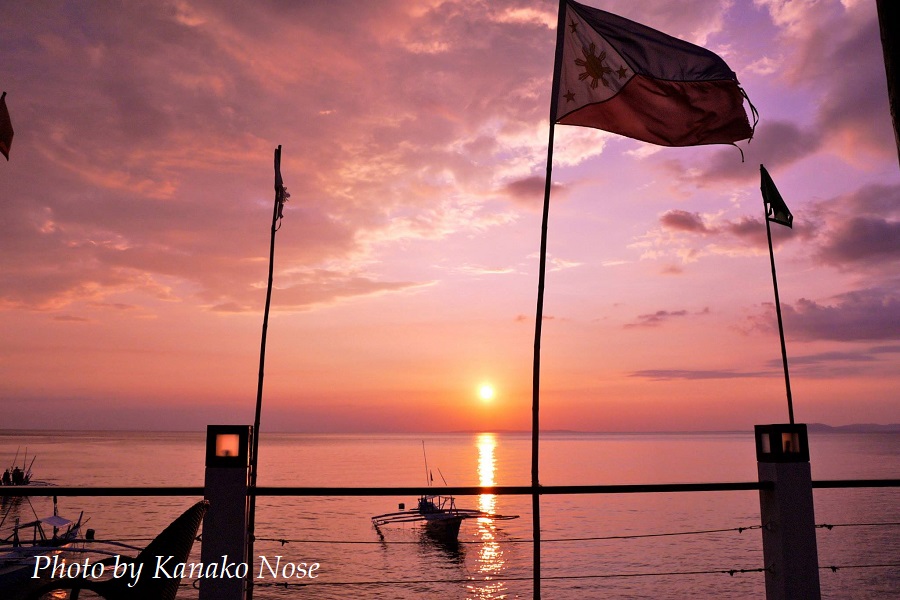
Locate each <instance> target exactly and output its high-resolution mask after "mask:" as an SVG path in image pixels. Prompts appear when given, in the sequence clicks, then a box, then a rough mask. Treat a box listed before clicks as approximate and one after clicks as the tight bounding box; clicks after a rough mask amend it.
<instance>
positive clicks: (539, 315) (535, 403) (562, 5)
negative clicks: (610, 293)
mask: <svg viewBox="0 0 900 600" xmlns="http://www.w3.org/2000/svg"><path fill="white" fill-rule="evenodd" d="M565 16H566V2H565V0H560V2H559V16H558V19H557V25H556V54H555V59H554V64H553V86H552V92H551V94H552V95H551V97H550V133H549V135H548V140H547V175H546V179H545V180H544V209H543V214H542V217H541V254H540V265H539V267H538V293H537V308H536V310H535V319H534V365H533V379H532V392H531V394H532V396H531V397H532V400H531V511H532V530H533V534H532V535H533V539H534V542H533V552H534V558H533V567H532V568H533V575H534V584H533V585H534V593H533V598H534V600H540V599H541V494H540V478H539V476H538V474H539V469H538V464H539V456H540V438H541V429H540V403H541V325H542V324H543V316H544V280H545V277H546V272H547V223H548V221H549V219H550V187H551V184H552V180H551V174H552V171H553V134H554V130H555V126H556V109H557V104H558V100H557V96H558V92H559V78H560V70H561V64H560V61H561V60H562V44H563V32H564V29H563V27H564V26H565Z"/></svg>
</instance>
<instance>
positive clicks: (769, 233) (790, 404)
mask: <svg viewBox="0 0 900 600" xmlns="http://www.w3.org/2000/svg"><path fill="white" fill-rule="evenodd" d="M763 209H764V210H765V219H766V237H767V238H768V240H769V262H770V263H771V265H772V286H773V287H774V288H775V313H776V314H777V315H778V337H779V338H780V339H781V362H782V364H783V365H784V387H785V390H787V403H788V417H789V418H790V422H791V425H793V424H794V401H793V399H792V398H791V376H790V374H789V373H788V359H787V348H786V346H785V345H784V325H783V324H782V321H781V301H780V300H779V299H778V278H777V277H775V253H774V252H773V251H772V228H771V227H770V226H769V207H768V205H767V204H766V199H765V196H763Z"/></svg>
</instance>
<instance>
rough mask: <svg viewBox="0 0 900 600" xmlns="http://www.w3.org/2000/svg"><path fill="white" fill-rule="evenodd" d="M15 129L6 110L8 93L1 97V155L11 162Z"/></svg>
mask: <svg viewBox="0 0 900 600" xmlns="http://www.w3.org/2000/svg"><path fill="white" fill-rule="evenodd" d="M12 139H13V128H12V121H10V120H9V111H8V110H7V109H6V92H3V95H2V96H0V154H2V155H3V156H5V157H6V160H9V147H10V146H12Z"/></svg>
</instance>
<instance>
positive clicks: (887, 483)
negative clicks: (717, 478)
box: [0, 479, 900, 496]
mask: <svg viewBox="0 0 900 600" xmlns="http://www.w3.org/2000/svg"><path fill="white" fill-rule="evenodd" d="M770 487H771V484H766V483H761V482H759V481H747V482H725V483H721V482H720V483H648V484H624V485H547V486H540V488H539V489H540V494H541V495H543V496H552V495H564V494H647V493H673V492H731V491H745V490H760V489H769V488H770ZM812 487H813V488H819V489H834V488H887V487H900V479H846V480H843V479H842V480H822V481H813V482H812ZM251 493H253V491H251ZM531 493H532V488H531V486H527V485H522V486H491V487H485V486H448V487H441V488H436V487H273V486H258V487H257V488H256V491H255V494H256V495H257V496H420V495H423V494H429V495H430V494H441V495H454V496H478V495H482V494H494V495H497V496H527V495H531ZM203 495H204V488H203V487H198V486H191V487H99V486H98V487H89V486H33V485H28V486H3V487H0V496H203Z"/></svg>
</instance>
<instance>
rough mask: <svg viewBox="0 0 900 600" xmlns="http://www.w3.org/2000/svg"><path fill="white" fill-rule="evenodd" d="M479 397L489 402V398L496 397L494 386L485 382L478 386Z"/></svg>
mask: <svg viewBox="0 0 900 600" xmlns="http://www.w3.org/2000/svg"><path fill="white" fill-rule="evenodd" d="M478 397H479V398H481V399H482V400H484V401H485V402H487V401H488V400H493V399H494V387H493V386H492V385H491V384H489V383H485V384H483V385H482V386H481V387H479V388H478Z"/></svg>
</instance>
